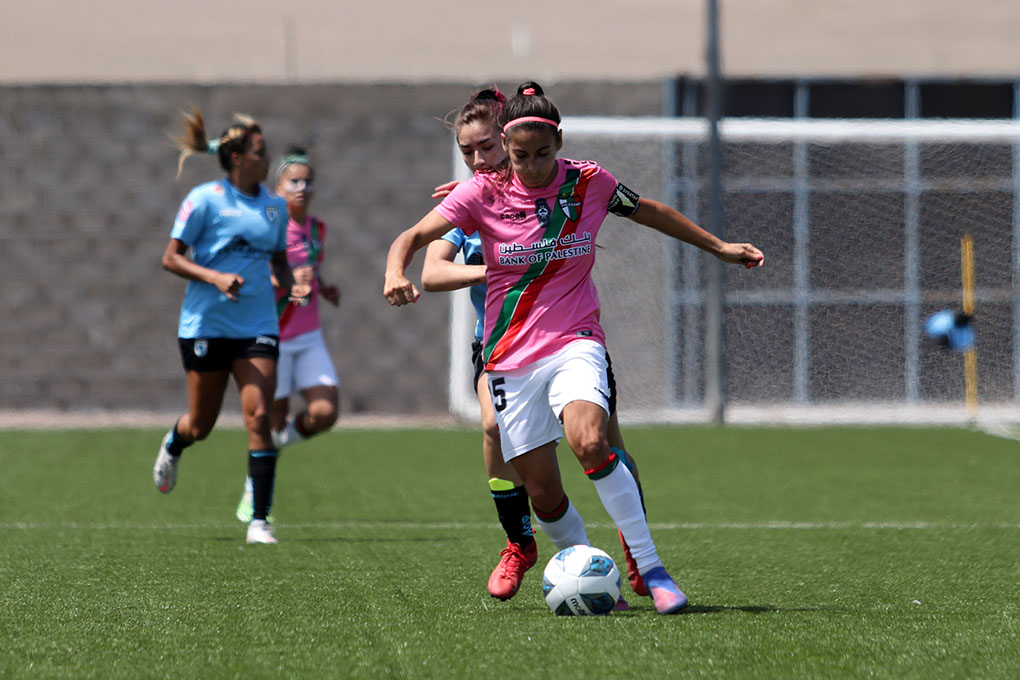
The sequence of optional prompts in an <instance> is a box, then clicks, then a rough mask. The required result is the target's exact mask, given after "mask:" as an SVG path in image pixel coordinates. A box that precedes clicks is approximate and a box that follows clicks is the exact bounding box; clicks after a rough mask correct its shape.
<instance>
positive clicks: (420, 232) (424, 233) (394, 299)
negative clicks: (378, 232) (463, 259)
mask: <svg viewBox="0 0 1020 680" xmlns="http://www.w3.org/2000/svg"><path fill="white" fill-rule="evenodd" d="M451 229H453V225H452V224H450V223H449V222H447V221H446V219H445V218H444V217H443V216H442V215H440V214H439V213H437V212H436V211H435V210H430V211H429V213H428V214H427V215H426V216H425V217H423V218H422V219H421V220H420V221H419V222H418V224H416V225H414V226H413V227H411V228H410V229H407V230H406V231H403V232H401V233H400V235H399V236H397V238H396V239H395V240H394V241H393V243H392V244H390V250H389V253H387V255H386V279H385V281H384V283H383V297H385V298H386V301H387V302H389V303H390V304H391V305H393V306H395V307H400V306H402V305H407V304H411V303H414V302H417V301H418V297H419V296H420V295H421V293H419V292H418V289H417V288H415V286H414V284H413V283H411V282H410V281H409V280H408V278H407V276H405V275H404V272H405V271H406V270H407V267H408V266H409V265H410V264H411V260H413V259H414V254H415V253H416V252H418V251H419V250H421V249H422V248H424V247H425V246H426V245H428V244H429V243H431V242H432V241H435V240H436V239H437V238H439V237H440V236H442V235H443V234H445V233H446V232H448V231H450V230H451Z"/></svg>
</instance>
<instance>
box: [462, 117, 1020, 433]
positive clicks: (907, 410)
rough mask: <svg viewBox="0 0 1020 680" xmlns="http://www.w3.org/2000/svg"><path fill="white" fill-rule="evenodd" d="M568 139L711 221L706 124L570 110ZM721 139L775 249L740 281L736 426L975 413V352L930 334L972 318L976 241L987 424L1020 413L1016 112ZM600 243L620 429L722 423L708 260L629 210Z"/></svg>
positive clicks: (822, 123)
mask: <svg viewBox="0 0 1020 680" xmlns="http://www.w3.org/2000/svg"><path fill="white" fill-rule="evenodd" d="M563 131H564V148H563V151H562V152H561V155H563V156H564V157H568V158H576V159H591V160H595V161H597V162H598V163H599V164H600V165H602V166H603V167H605V168H606V169H607V170H609V171H610V172H612V173H613V174H614V175H615V176H616V177H617V179H619V180H620V181H622V182H623V183H625V184H627V185H628V186H629V187H631V188H632V189H634V190H635V191H636V192H637V193H638V194H640V195H641V196H645V197H648V198H652V199H655V200H659V201H662V202H664V203H667V204H670V205H673V206H674V207H676V208H677V209H679V210H680V211H681V212H683V213H684V214H686V215H687V216H688V217H690V218H691V219H693V220H694V221H695V222H699V221H700V220H703V219H704V217H705V210H706V201H707V176H706V165H707V157H706V153H707V151H706V149H707V147H706V144H707V134H708V124H707V122H706V121H705V120H703V119H692V118H610V117H568V118H565V119H564V120H563ZM719 131H720V136H721V139H722V144H723V150H722V154H723V170H722V175H723V208H724V215H725V222H726V237H727V240H731V241H745V240H746V241H750V242H752V243H754V244H755V245H757V246H759V247H761V249H762V250H763V251H764V253H765V257H766V263H765V266H764V267H763V268H762V269H760V270H751V271H746V270H743V269H742V268H738V267H732V266H730V267H727V268H726V272H725V286H724V290H725V293H724V300H723V305H724V314H725V320H726V321H725V341H724V345H723V348H722V349H723V352H724V357H725V362H726V366H727V370H726V390H725V393H726V394H727V396H728V403H727V406H726V414H727V421H728V422H732V423H741V422H747V423H791V422H796V423H838V422H847V423H903V422H915V423H964V422H967V421H968V419H969V415H968V409H967V407H966V390H967V388H966V381H965V380H964V358H963V356H962V355H961V354H956V353H952V352H948V351H946V350H944V349H943V348H941V347H937V346H935V345H933V344H929V343H928V342H927V341H926V340H925V338H924V334H923V331H922V328H923V322H924V319H925V318H926V317H927V316H928V315H930V314H932V313H934V312H935V311H938V310H940V309H945V308H952V309H960V308H961V305H962V297H961V295H962V293H961V286H960V281H961V271H960V256H959V253H960V250H959V247H960V246H959V244H960V238H961V237H962V236H963V235H964V234H971V235H972V236H973V239H974V267H975V271H974V279H975V286H974V303H975V328H976V332H977V342H978V347H979V350H980V354H981V366H980V376H979V377H980V380H979V382H978V386H977V390H978V391H977V403H978V405H979V409H978V418H991V419H1001V420H1020V413H1018V412H1020V408H1018V406H1020V293H1018V282H1020V121H1011V120H973V121H972V120H967V121H958V120H813V119H783V120H759V119H726V120H724V121H722V122H721V123H720V126H719ZM455 165H456V166H457V168H458V172H461V173H465V172H466V170H463V171H462V170H461V168H463V163H462V162H461V161H460V160H459V158H457V159H456V161H455ZM461 176H464V175H463V174H461ZM598 244H599V246H600V249H599V251H598V255H597V263H596V267H595V273H594V276H595V281H596V285H597V287H598V290H599V295H600V299H601V301H602V307H603V311H602V320H603V325H604V327H605V329H606V333H607V344H608V348H609V352H610V355H611V356H612V359H613V366H614V369H615V373H616V377H617V382H618V385H619V388H620V390H619V391H620V401H619V412H620V416H621V418H622V419H623V420H624V421H627V422H707V420H708V418H709V413H708V410H707V408H706V404H705V366H704V365H703V361H704V360H703V357H704V355H705V353H706V347H705V345H704V337H705V323H704V321H705V319H704V310H705V303H706V300H705V294H706V293H705V291H706V285H705V283H706V273H705V269H706V267H705V266H704V264H705V258H706V257H708V256H707V255H706V254H704V253H701V252H700V251H698V250H697V249H695V248H693V247H691V246H688V245H685V244H680V243H678V242H676V241H674V240H672V239H668V238H666V237H663V236H661V235H660V234H658V233H657V232H654V231H653V230H650V229H646V228H644V227H641V226H640V225H636V224H635V223H633V222H632V221H630V220H625V219H621V218H617V217H614V216H610V217H609V218H607V220H606V223H605V224H604V226H603V228H602V230H601V232H600V234H599V239H598ZM464 297H465V298H466V294H464ZM457 299H458V298H457V296H454V297H453V298H451V300H452V302H451V319H452V322H451V335H450V346H451V361H450V365H451V380H450V384H451V392H450V409H451V411H452V412H453V413H454V414H456V415H458V416H460V417H464V418H477V411H478V407H477V403H476V398H475V395H474V393H473V391H470V390H469V388H470V372H467V373H466V374H465V373H461V371H464V370H469V369H465V368H464V365H465V364H466V363H467V361H468V359H469V354H470V341H471V329H472V328H473V323H474V321H473V316H472V314H471V309H470V305H465V304H464V303H463V302H460V303H458V302H457ZM458 364H459V366H458ZM458 373H460V375H459V376H458V375H457V374H458ZM458 380H459V381H460V383H462V385H463V387H461V388H458V391H457V392H455V391H454V389H453V386H454V383H455V382H456V381H458Z"/></svg>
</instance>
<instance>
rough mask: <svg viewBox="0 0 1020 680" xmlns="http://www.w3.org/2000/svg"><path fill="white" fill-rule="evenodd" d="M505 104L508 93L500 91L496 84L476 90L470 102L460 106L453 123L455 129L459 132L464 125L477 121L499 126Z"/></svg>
mask: <svg viewBox="0 0 1020 680" xmlns="http://www.w3.org/2000/svg"><path fill="white" fill-rule="evenodd" d="M504 104H506V95H504V94H503V93H502V92H500V91H499V88H498V87H496V86H495V85H493V86H492V87H490V88H486V89H484V90H479V91H478V92H475V93H474V94H473V95H471V99H470V100H469V101H468V103H467V104H465V105H464V106H462V107H460V110H459V111H458V112H457V116H456V118H454V123H453V128H454V131H456V132H459V131H460V129H461V128H462V127H463V126H465V125H467V124H469V123H474V122H475V121H482V122H485V123H488V124H490V125H492V126H493V127H499V125H500V122H499V121H500V116H501V115H502V113H503V105H504Z"/></svg>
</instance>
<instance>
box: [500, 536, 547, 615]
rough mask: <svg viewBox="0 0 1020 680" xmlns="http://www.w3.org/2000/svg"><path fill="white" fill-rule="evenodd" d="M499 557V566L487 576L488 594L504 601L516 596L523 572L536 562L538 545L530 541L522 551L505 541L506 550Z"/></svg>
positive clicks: (517, 546)
mask: <svg viewBox="0 0 1020 680" xmlns="http://www.w3.org/2000/svg"><path fill="white" fill-rule="evenodd" d="M499 555H500V560H499V564H497V565H496V568H495V569H493V570H492V575H491V576H489V594H490V595H492V596H493V597H495V598H496V599H499V600H504V601H506V600H509V599H510V598H511V597H513V596H514V595H516V594H517V589H518V588H520V587H521V581H523V580H524V572H526V571H527V570H528V569H531V568H532V567H533V566H535V562H537V561H538V545H537V544H535V542H534V541H532V543H531V545H529V546H528V547H527V548H524V549H523V550H522V549H521V546H519V545H517V544H516V543H511V542H510V541H507V542H506V548H504V549H503V552H501V553H500V554H499Z"/></svg>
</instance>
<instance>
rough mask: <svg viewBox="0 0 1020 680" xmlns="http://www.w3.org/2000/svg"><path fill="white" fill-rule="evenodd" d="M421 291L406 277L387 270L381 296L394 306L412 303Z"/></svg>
mask: <svg viewBox="0 0 1020 680" xmlns="http://www.w3.org/2000/svg"><path fill="white" fill-rule="evenodd" d="M420 295H421V293H419V292H418V289H417V288H415V287H414V284H413V283H411V282H410V281H408V279H407V277H406V276H404V275H403V274H400V273H397V272H393V273H390V272H387V273H386V282H385V283H384V284H383V297H385V298H386V301H387V302H389V303H390V304H391V305H393V306H394V307H402V306H403V305H408V304H413V303H415V302H417V301H418V297H419V296H420Z"/></svg>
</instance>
